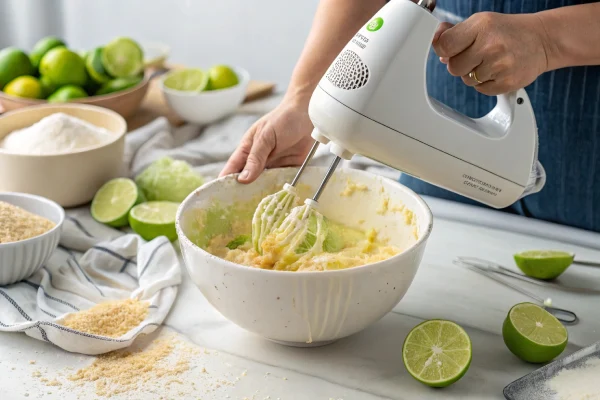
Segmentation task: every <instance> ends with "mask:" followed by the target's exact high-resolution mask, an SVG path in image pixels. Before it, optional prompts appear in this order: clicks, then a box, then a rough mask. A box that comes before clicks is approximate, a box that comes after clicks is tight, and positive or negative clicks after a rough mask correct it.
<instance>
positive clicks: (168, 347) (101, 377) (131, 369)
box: [68, 338, 190, 397]
mask: <svg viewBox="0 0 600 400" xmlns="http://www.w3.org/2000/svg"><path fill="white" fill-rule="evenodd" d="M175 345H176V343H175V342H174V339H173V338H164V339H157V340H155V341H154V342H153V343H152V344H151V345H150V346H149V348H147V349H145V350H144V349H138V350H136V351H121V350H119V351H113V352H110V353H107V354H104V355H101V356H99V357H98V358H96V360H94V362H93V363H92V364H91V365H89V366H87V367H85V368H82V369H80V370H79V371H77V372H76V373H74V374H73V375H71V376H69V377H68V379H69V380H70V381H74V382H82V383H83V382H90V383H94V385H95V388H96V395H98V396H103V397H111V396H114V395H116V394H121V393H128V392H131V391H134V390H138V389H139V388H140V385H144V384H146V383H147V382H149V381H151V382H153V381H155V380H156V379H157V378H163V377H170V376H177V375H179V374H181V373H183V372H185V371H188V370H189V369H190V363H189V360H188V359H187V358H186V357H185V356H184V355H182V356H181V357H180V358H179V360H178V361H177V362H176V363H174V364H170V365H165V363H164V362H163V361H164V360H165V359H166V358H167V357H168V356H169V355H170V354H171V353H172V352H173V350H174V348H175Z"/></svg>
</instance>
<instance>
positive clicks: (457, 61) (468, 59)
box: [447, 44, 487, 82]
mask: <svg viewBox="0 0 600 400" xmlns="http://www.w3.org/2000/svg"><path fill="white" fill-rule="evenodd" d="M482 61H483V56H482V54H481V52H479V51H478V50H477V45H476V44H473V45H472V46H470V47H469V48H467V49H466V50H465V51H463V52H462V53H460V54H458V55H456V56H454V57H452V58H450V59H449V60H448V62H447V66H448V72H450V74H451V75H453V76H465V75H467V74H468V73H469V72H471V71H473V70H474V69H475V68H476V67H477V66H478V65H479V64H481V62H482ZM477 78H478V79H479V80H480V81H482V82H485V81H484V80H483V79H482V78H483V75H481V74H480V72H479V70H477ZM486 80H487V79H486Z"/></svg>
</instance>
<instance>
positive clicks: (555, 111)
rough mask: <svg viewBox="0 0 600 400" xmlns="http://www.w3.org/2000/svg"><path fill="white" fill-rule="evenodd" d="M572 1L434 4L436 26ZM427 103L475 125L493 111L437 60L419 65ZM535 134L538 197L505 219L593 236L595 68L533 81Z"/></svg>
mask: <svg viewBox="0 0 600 400" xmlns="http://www.w3.org/2000/svg"><path fill="white" fill-rule="evenodd" d="M591 2H592V1H573V0H562V1H561V0H545V1H542V0H495V1H494V0H476V1H475V0H438V5H437V8H438V9H437V10H436V13H437V14H438V15H437V16H438V18H440V19H441V20H447V21H448V22H452V23H457V22H458V21H459V20H460V19H459V18H468V17H469V16H470V15H472V14H474V13H476V12H480V11H494V12H500V13H507V14H510V13H512V14H515V13H532V12H537V11H542V10H546V9H551V8H556V7H562V6H566V5H574V4H583V3H591ZM427 90H428V92H429V95H430V96H431V97H433V98H435V99H437V100H439V101H441V102H442V103H445V104H447V105H448V106H450V107H452V108H454V109H456V110H457V111H460V112H461V113H463V114H466V115H468V116H470V117H481V116H483V115H485V114H486V113H487V112H489V111H490V110H491V109H492V108H493V107H494V105H495V104H496V98H495V97H488V96H485V95H481V94H479V93H478V92H476V91H475V90H474V89H473V88H470V87H467V86H466V85H465V84H464V83H463V82H462V80H461V79H460V78H456V77H453V76H451V75H450V74H449V73H448V71H447V70H446V66H445V65H444V64H442V63H440V61H439V59H438V57H437V56H436V55H435V53H433V51H432V52H431V54H430V57H429V60H428V63H427ZM526 90H527V93H528V95H529V97H530V100H531V103H532V105H533V109H534V111H535V116H536V118H537V124H538V130H539V160H540V162H541V163H542V165H543V166H544V168H545V170H546V177H547V180H546V185H545V186H544V188H543V189H542V191H541V192H539V193H536V194H533V195H530V196H528V197H525V198H524V199H521V200H519V201H518V202H517V203H515V204H513V205H512V206H511V207H509V208H508V209H506V210H505V211H508V212H511V213H516V214H520V215H525V216H528V217H533V218H537V219H541V220H546V221H551V222H556V223H559V224H563V225H570V226H574V227H578V228H583V229H587V230H592V231H597V232H600V66H592V67H576V68H565V69H561V70H556V71H552V72H547V73H545V74H543V75H541V76H540V77H539V78H538V79H537V80H536V81H535V82H533V83H532V84H531V85H529V86H528V87H527V88H526ZM400 182H402V183H403V184H405V185H406V186H408V187H410V188H411V189H413V190H414V191H415V192H417V193H420V194H423V195H429V196H435V197H439V198H444V199H448V200H454V201H459V202H463V203H469V204H475V205H481V204H479V203H476V202H474V201H472V200H470V199H467V198H465V197H463V196H460V195H458V194H455V193H451V192H449V191H446V190H445V189H441V188H438V187H436V186H433V185H431V184H428V183H426V182H423V181H420V180H418V179H415V178H413V177H410V176H407V175H404V174H403V175H402V177H401V178H400Z"/></svg>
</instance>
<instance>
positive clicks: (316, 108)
mask: <svg viewBox="0 0 600 400" xmlns="http://www.w3.org/2000/svg"><path fill="white" fill-rule="evenodd" d="M434 7H435V0H414V1H409V0H392V1H390V2H388V3H387V4H386V5H385V6H384V7H383V8H382V9H381V10H380V11H379V12H378V13H377V14H376V15H375V16H374V17H373V18H372V19H371V21H370V22H369V23H368V24H367V25H366V26H364V27H363V28H362V29H361V30H360V31H359V32H358V33H356V35H354V37H353V38H352V39H351V40H350V42H349V43H348V44H347V45H346V47H345V48H344V49H343V50H342V51H341V53H340V54H339V55H338V57H337V58H336V59H335V60H334V62H333V63H332V64H331V66H330V67H329V69H328V70H327V72H326V74H325V75H324V76H323V78H322V79H321V81H320V82H319V84H318V86H317V88H316V89H315V91H314V93H313V95H312V97H311V100H310V104H309V109H308V112H309V116H310V119H311V121H312V123H313V125H314V127H315V128H314V131H313V132H312V137H313V138H314V139H315V141H316V142H315V147H316V146H318V143H322V144H328V143H329V142H331V146H330V151H331V152H332V153H333V154H334V155H335V156H336V157H335V159H334V160H333V163H332V164H331V166H330V168H329V170H328V171H327V174H326V176H325V177H324V179H323V182H322V183H321V185H320V186H319V188H318V189H317V192H316V194H315V195H314V197H313V198H312V199H307V200H306V201H305V204H306V206H307V207H311V208H314V207H315V206H316V205H317V201H318V199H319V196H320V195H321V193H322V192H323V189H324V188H325V186H326V184H327V182H328V181H329V179H330V177H331V176H332V174H333V172H334V171H335V169H336V168H337V166H338V164H339V162H340V160H341V159H346V160H349V159H351V158H352V157H353V155H354V154H360V155H362V156H365V157H368V158H371V159H373V160H375V161H378V162H381V163H383V164H386V165H388V166H390V167H393V168H395V169H398V170H400V171H402V172H403V173H406V174H409V175H412V176H414V177H416V178H419V179H421V180H424V181H427V182H429V183H431V184H434V185H436V186H439V187H442V188H445V189H447V190H450V191H452V192H455V193H458V194H461V195H463V196H465V197H468V198H471V199H474V200H476V201H478V202H480V203H483V204H486V205H488V206H491V207H494V208H503V207H506V206H509V205H511V204H512V203H514V202H515V201H517V200H518V199H520V198H522V197H524V196H526V195H529V194H532V193H536V192H538V191H540V190H541V189H542V187H543V186H544V183H545V172H544V169H543V167H542V165H541V164H540V163H539V162H538V160H537V147H538V142H537V141H538V137H537V125H536V120H535V115H534V113H533V109H532V107H531V103H530V101H529V97H528V96H527V93H526V92H525V90H524V89H519V90H517V91H516V92H512V93H508V94H505V95H501V96H498V97H497V100H498V101H497V105H496V106H495V107H494V109H492V110H491V111H490V112H489V113H488V114H487V115H485V116H484V117H482V118H469V117H467V116H465V115H462V114H460V113H458V112H457V111H455V110H453V109H451V108H449V107H447V106H445V105H444V104H442V103H440V102H438V101H436V100H435V99H432V98H431V97H429V96H428V94H427V90H426V83H425V78H426V77H425V71H426V68H425V66H426V62H427V57H428V54H429V49H430V46H431V42H432V40H433V36H434V34H435V31H436V29H437V27H438V24H439V21H438V19H437V18H436V17H435V16H433V15H432V11H433V9H434ZM313 154H314V147H313V151H311V153H310V154H309V157H307V159H306V160H305V162H304V164H303V167H304V166H305V165H306V164H307V163H308V162H309V160H310V158H311V157H312V155H313ZM303 169H304V168H302V169H301V170H300V171H299V174H298V175H297V176H296V178H295V179H294V182H297V180H298V178H299V175H300V174H301V172H302V170H303Z"/></svg>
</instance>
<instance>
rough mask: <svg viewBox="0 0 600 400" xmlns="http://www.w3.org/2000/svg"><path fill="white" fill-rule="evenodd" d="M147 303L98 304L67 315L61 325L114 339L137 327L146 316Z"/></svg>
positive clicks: (128, 300) (133, 300)
mask: <svg viewBox="0 0 600 400" xmlns="http://www.w3.org/2000/svg"><path fill="white" fill-rule="evenodd" d="M148 305H149V304H148V302H142V301H139V300H136V299H125V300H117V301H110V302H106V303H100V304H98V305H96V306H94V307H92V308H90V309H88V310H85V311H79V312H76V313H73V314H70V315H68V316H67V317H66V318H65V319H63V320H62V321H60V323H61V325H63V326H66V327H67V328H71V329H74V330H76V331H80V332H85V333H90V334H92V335H99V336H107V337H111V338H116V337H120V336H123V335H124V334H126V333H127V332H129V331H130V330H131V329H133V328H135V327H136V326H138V325H139V324H140V323H141V322H142V321H143V320H144V319H146V316H147V315H148Z"/></svg>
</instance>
